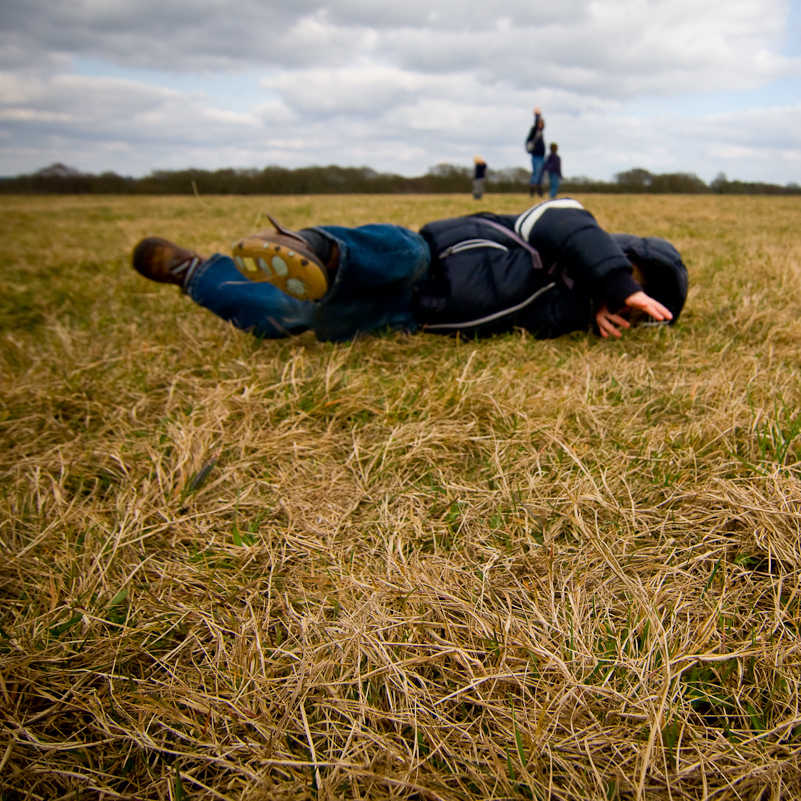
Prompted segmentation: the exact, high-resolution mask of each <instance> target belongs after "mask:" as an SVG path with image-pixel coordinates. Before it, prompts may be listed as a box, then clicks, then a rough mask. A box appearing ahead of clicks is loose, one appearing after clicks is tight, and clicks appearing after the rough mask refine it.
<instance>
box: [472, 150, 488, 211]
mask: <svg viewBox="0 0 801 801" xmlns="http://www.w3.org/2000/svg"><path fill="white" fill-rule="evenodd" d="M473 163H474V164H475V165H476V170H475V173H474V174H473V200H481V198H482V197H484V180H485V178H486V177H487V162H486V161H484V159H482V158H481V156H474V157H473Z"/></svg>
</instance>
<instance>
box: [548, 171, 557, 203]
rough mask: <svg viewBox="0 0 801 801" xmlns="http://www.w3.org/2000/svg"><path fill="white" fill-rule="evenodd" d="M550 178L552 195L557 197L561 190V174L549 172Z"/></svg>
mask: <svg viewBox="0 0 801 801" xmlns="http://www.w3.org/2000/svg"><path fill="white" fill-rule="evenodd" d="M548 180H549V181H550V184H551V193H550V194H551V197H556V193H557V192H558V191H559V176H558V175H554V174H553V173H548Z"/></svg>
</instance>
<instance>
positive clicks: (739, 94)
mask: <svg viewBox="0 0 801 801" xmlns="http://www.w3.org/2000/svg"><path fill="white" fill-rule="evenodd" d="M799 103H801V81H799V80H798V78H785V79H783V80H780V81H774V82H773V83H769V84H767V85H766V86H761V87H759V88H758V89H743V90H740V91H736V92H734V91H731V92H697V93H693V94H687V95H677V96H675V97H656V96H644V97H638V98H635V99H634V100H630V101H629V102H628V103H624V104H623V105H622V106H621V107H620V109H619V110H618V112H617V114H616V115H615V116H618V117H658V116H660V115H668V116H670V117H679V116H680V117H696V118H700V117H708V116H709V115H710V114H726V113H733V112H737V111H747V110H749V109H766V108H776V107H786V106H796V105H798V104H799Z"/></svg>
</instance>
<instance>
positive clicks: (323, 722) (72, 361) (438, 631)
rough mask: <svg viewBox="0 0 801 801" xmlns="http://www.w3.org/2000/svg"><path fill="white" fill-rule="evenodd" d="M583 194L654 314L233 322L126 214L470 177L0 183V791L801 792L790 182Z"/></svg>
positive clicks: (219, 237)
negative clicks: (179, 190)
mask: <svg viewBox="0 0 801 801" xmlns="http://www.w3.org/2000/svg"><path fill="white" fill-rule="evenodd" d="M485 200H486V206H487V207H491V208H493V209H495V210H498V211H514V210H520V209H522V208H523V207H524V206H525V204H526V202H525V199H524V198H520V197H501V196H489V197H488V198H486V199H485ZM585 202H586V203H587V205H588V207H589V208H590V209H591V210H592V211H594V212H595V213H596V215H597V216H598V217H599V219H600V220H601V221H602V223H604V224H605V225H606V226H608V227H609V228H610V229H612V230H627V231H632V232H639V233H644V234H656V235H661V236H665V237H668V238H669V239H671V240H672V241H674V242H675V243H676V245H677V246H678V247H679V248H680V249H681V250H682V252H683V253H684V255H685V257H686V261H687V263H688V266H689V268H690V274H691V284H692V289H691V295H690V300H689V303H688V306H687V309H686V311H685V314H684V315H683V317H682V320H681V322H680V324H679V325H678V326H676V327H675V328H672V329H670V330H641V331H637V332H633V333H630V334H629V335H628V336H627V337H626V338H625V339H624V340H623V341H622V342H619V343H618V342H611V343H610V342H602V341H600V340H597V339H594V338H593V337H592V336H591V335H584V334H577V335H573V336H570V337H565V338H563V339H561V340H558V341H554V342H536V341H534V340H532V339H531V338H530V337H527V336H525V335H521V334H514V335H510V336H505V337H499V338H496V339H493V340H489V341H484V342H464V341H458V340H452V339H444V338H437V337H433V336H417V337H407V336H403V335H392V336H388V337H381V338H369V339H364V340H361V341H357V342H355V343H352V344H350V345H344V346H332V345H330V344H320V343H317V342H316V341H315V340H314V339H313V338H312V337H311V336H309V335H304V336H303V337H300V338H298V339H294V340H285V341H281V342H264V343H259V342H256V341H255V340H252V339H251V338H249V337H248V336H247V335H245V334H242V333H240V332H238V331H235V330H233V329H231V328H229V327H227V326H226V325H225V324H224V323H222V322H221V321H219V320H217V319H215V318H214V317H212V316H211V315H209V314H208V313H206V312H204V311H203V310H200V309H197V308H195V307H193V306H192V304H191V303H190V302H188V301H187V300H186V299H185V298H182V297H180V296H179V294H178V293H177V292H175V291H173V290H172V288H168V287H159V286H156V285H151V284H147V283H146V282H145V281H144V280H143V279H140V278H139V277H138V276H137V275H135V274H134V273H133V272H132V271H131V270H130V267H129V266H128V254H129V252H130V249H131V247H132V246H133V244H134V243H135V241H136V240H137V239H138V238H139V237H140V236H142V235H145V234H148V233H159V234H162V235H166V236H169V237H172V238H176V239H178V240H180V241H182V242H185V243H187V244H189V245H192V246H196V247H199V248H202V249H204V250H206V251H208V250H212V249H216V248H225V247H227V245H228V243H229V242H230V240H232V239H233V238H235V237H237V236H239V235H241V234H244V233H247V232H249V231H250V230H253V229H254V228H258V227H261V226H262V225H263V224H264V217H263V213H264V212H265V211H272V212H274V213H275V214H277V215H278V216H279V218H280V219H282V221H284V222H285V223H286V224H287V225H291V226H300V225H303V224H308V223H310V222H332V223H342V224H357V223H360V222H367V221H373V220H388V221H393V222H398V223H402V224H406V225H409V226H417V225H420V224H422V223H423V222H425V221H427V220H429V219H434V218H437V217H439V216H447V215H450V214H458V213H464V212H467V211H470V210H471V209H472V208H473V203H472V201H471V200H470V199H469V198H459V197H362V198H350V197H335V198H325V197H323V198H320V197H316V198H266V199H265V198H204V199H203V202H202V203H200V202H198V201H197V200H194V199H192V198H188V199H176V198H133V199H132V198H98V197H94V198H65V199H52V198H15V199H8V198H2V199H0V206H1V207H2V210H3V214H2V218H0V226H2V233H3V239H4V245H5V247H4V252H3V255H2V257H0V258H2V265H3V270H2V274H0V289H2V297H0V326H2V329H3V330H2V333H0V337H2V339H0V342H1V343H2V344H1V347H0V360H1V361H0V371H2V379H1V380H2V398H0V447H2V453H3V454H4V459H3V464H2V468H0V546H2V564H1V565H0V586H1V587H2V598H3V606H2V612H0V710H2V729H1V730H0V797H1V798H2V799H3V801H10V799H53V798H75V799H77V798H127V799H133V798H137V799H182V798H184V799H188V798H192V799H221V798H224V799H242V800H243V801H256V799H305V798H320V799H325V800H326V801H328V799H335V798H362V799H367V798H370V799H373V798H378V799H390V798H392V799H426V800H427V801H430V800H432V799H448V800H450V799H463V798H487V799H490V798H491V799H503V798H536V799H546V798H552V799H580V798H581V799H584V798H586V799H633V798H642V799H683V798H691V799H701V798H709V799H721V800H723V799H758V798H759V799H768V798H772V799H778V798H796V797H798V796H799V795H800V794H801V770H800V769H799V746H800V743H799V737H800V736H801V709H799V700H798V683H799V678H801V672H800V671H799V649H801V637H799V629H798V627H799V604H800V603H801V583H800V582H799V579H800V578H801V542H800V541H799V530H800V527H801V483H800V482H799V468H800V467H801V465H800V464H799V456H800V455H801V446H799V442H798V440H797V436H798V434H799V432H801V416H799V400H800V397H801V383H800V382H799V375H798V353H799V349H800V346H801V324H800V323H799V318H801V236H800V235H799V229H798V220H799V212H801V203H799V201H798V200H797V199H780V198H773V199H765V198H715V197H699V198H687V197H664V198H648V197H636V198H635V197H590V198H586V199H585Z"/></svg>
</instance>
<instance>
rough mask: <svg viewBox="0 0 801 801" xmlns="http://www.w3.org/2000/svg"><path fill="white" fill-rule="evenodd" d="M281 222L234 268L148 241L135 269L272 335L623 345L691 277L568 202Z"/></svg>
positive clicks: (677, 261)
mask: <svg viewBox="0 0 801 801" xmlns="http://www.w3.org/2000/svg"><path fill="white" fill-rule="evenodd" d="M271 222H272V223H273V225H274V227H275V229H276V230H275V231H265V232H261V233H259V234H255V235H253V236H252V237H249V238H247V239H244V240H242V241H241V242H239V243H237V244H236V245H235V247H234V258H233V259H232V258H231V257H230V256H226V255H223V254H219V253H218V254H215V255H214V256H212V257H211V258H208V259H205V258H204V257H202V256H201V255H200V254H198V253H194V252H192V251H189V250H185V249H183V248H180V247H179V246H177V245H175V244H173V243H172V242H169V241H167V240H165V239H160V238H148V239H144V240H142V241H141V242H140V243H139V244H138V245H137V246H136V248H135V249H134V252H133V266H134V268H135V269H136V270H137V271H138V272H140V273H141V274H142V275H144V276H146V277H147V278H150V279H152V280H154V281H159V282H162V283H171V284H177V285H178V286H180V287H181V289H182V291H183V292H184V293H185V294H187V295H189V297H191V298H192V300H194V301H195V302H196V303H198V304H199V305H201V306H204V307H205V308H207V309H209V310H210V311H212V312H214V313H215V314H216V315H218V316H219V317H222V318H223V319H224V320H227V321H229V322H231V323H233V324H234V325H235V326H237V327H238V328H241V329H243V330H246V331H252V332H253V333H254V334H256V335H257V336H259V337H265V338H279V337H285V336H288V335H292V334H299V333H302V332H303V331H306V330H309V329H311V330H313V331H314V332H315V333H316V334H317V337H318V338H319V339H321V340H329V341H346V340H349V339H353V338H354V337H356V336H358V335H360V334H365V333H369V332H371V331H386V330H405V331H409V332H414V331H421V330H422V331H430V332H432V333H440V334H455V333H462V334H464V335H465V336H471V337H472V336H488V335H492V334H496V333H501V332H504V331H511V330H513V329H515V328H524V329H526V330H528V331H531V332H532V333H533V334H534V335H535V336H537V337H540V338H547V337H555V336H559V335H560V334H565V333H568V332H570V331H577V330H586V329H589V328H591V327H595V329H596V330H597V332H598V333H599V334H600V335H601V336H602V337H608V336H613V337H619V336H620V335H621V329H624V328H628V327H629V326H630V322H629V318H630V317H631V318H632V319H633V317H634V316H637V315H639V316H640V317H641V318H648V319H650V320H651V322H653V323H668V322H671V321H673V322H675V320H676V318H677V317H678V315H679V312H680V311H681V308H682V306H683V304H684V300H685V298H686V295H687V270H686V268H685V267H684V264H683V263H682V260H681V256H680V255H679V253H678V251H676V249H675V248H674V247H673V246H672V245H671V244H670V243H669V242H666V241H665V240H662V239H656V238H654V237H649V238H646V239H644V238H641V237H636V236H630V235H626V234H616V235H614V236H613V235H610V234H608V233H607V232H606V231H604V230H603V229H602V228H601V227H600V226H599V225H598V223H597V222H596V220H595V218H594V217H593V216H592V214H590V213H589V212H588V211H587V210H586V209H584V208H583V207H582V206H581V204H580V203H579V202H578V201H576V200H570V199H567V198H565V199H560V200H549V201H546V202H545V203H541V204H539V205H538V206H534V207H532V208H531V209H528V210H527V211H525V212H523V213H522V214H520V215H512V214H509V215H496V214H490V213H481V214H475V215H468V216H466V217H456V218H452V219H448V220H438V221H436V222H433V223H429V224H428V225H425V226H423V228H422V229H421V230H420V232H419V233H416V232H414V231H411V230H409V229H408V228H402V227H400V226H397V225H389V224H384V223H378V224H371V225H363V226H359V227H357V228H346V227H343V226H337V225H322V226H317V227H314V228H304V229H302V230H301V231H297V232H296V231H290V230H287V229H285V228H283V227H281V226H280V225H278V224H277V223H276V222H274V221H273V220H271ZM635 267H636V268H637V272H636V273H635V274H634V276H633V270H634V268H635ZM635 277H636V280H635Z"/></svg>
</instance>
